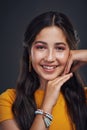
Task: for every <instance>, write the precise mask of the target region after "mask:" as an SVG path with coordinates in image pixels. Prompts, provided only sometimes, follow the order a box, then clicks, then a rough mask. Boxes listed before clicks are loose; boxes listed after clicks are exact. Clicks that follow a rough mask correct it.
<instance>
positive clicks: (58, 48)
mask: <svg viewBox="0 0 87 130" xmlns="http://www.w3.org/2000/svg"><path fill="white" fill-rule="evenodd" d="M46 48H47V47H45V46H42V45H38V46H36V49H39V50H43V49H46ZM55 49H56V50H57V51H63V50H65V47H60V46H58V47H55Z"/></svg>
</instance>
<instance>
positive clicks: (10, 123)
mask: <svg viewBox="0 0 87 130" xmlns="http://www.w3.org/2000/svg"><path fill="white" fill-rule="evenodd" d="M0 130H19V128H18V126H17V124H16V122H15V121H14V120H6V121H3V122H1V123H0Z"/></svg>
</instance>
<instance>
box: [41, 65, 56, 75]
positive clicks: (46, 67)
mask: <svg viewBox="0 0 87 130" xmlns="http://www.w3.org/2000/svg"><path fill="white" fill-rule="evenodd" d="M41 67H42V69H43V70H44V71H45V72H51V73H52V72H54V71H55V70H56V68H57V65H41Z"/></svg>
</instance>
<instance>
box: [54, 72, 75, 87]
mask: <svg viewBox="0 0 87 130" xmlns="http://www.w3.org/2000/svg"><path fill="white" fill-rule="evenodd" d="M72 76H73V74H71V73H70V74H69V75H67V76H64V77H63V78H61V79H59V81H58V83H56V84H58V90H59V89H60V88H61V86H62V85H63V84H64V83H65V82H66V81H68V80H69V79H70V78H71V77H72Z"/></svg>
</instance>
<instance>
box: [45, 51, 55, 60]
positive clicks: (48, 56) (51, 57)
mask: <svg viewBox="0 0 87 130" xmlns="http://www.w3.org/2000/svg"><path fill="white" fill-rule="evenodd" d="M45 61H47V62H53V61H55V54H54V52H53V50H48V52H46V55H45Z"/></svg>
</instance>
